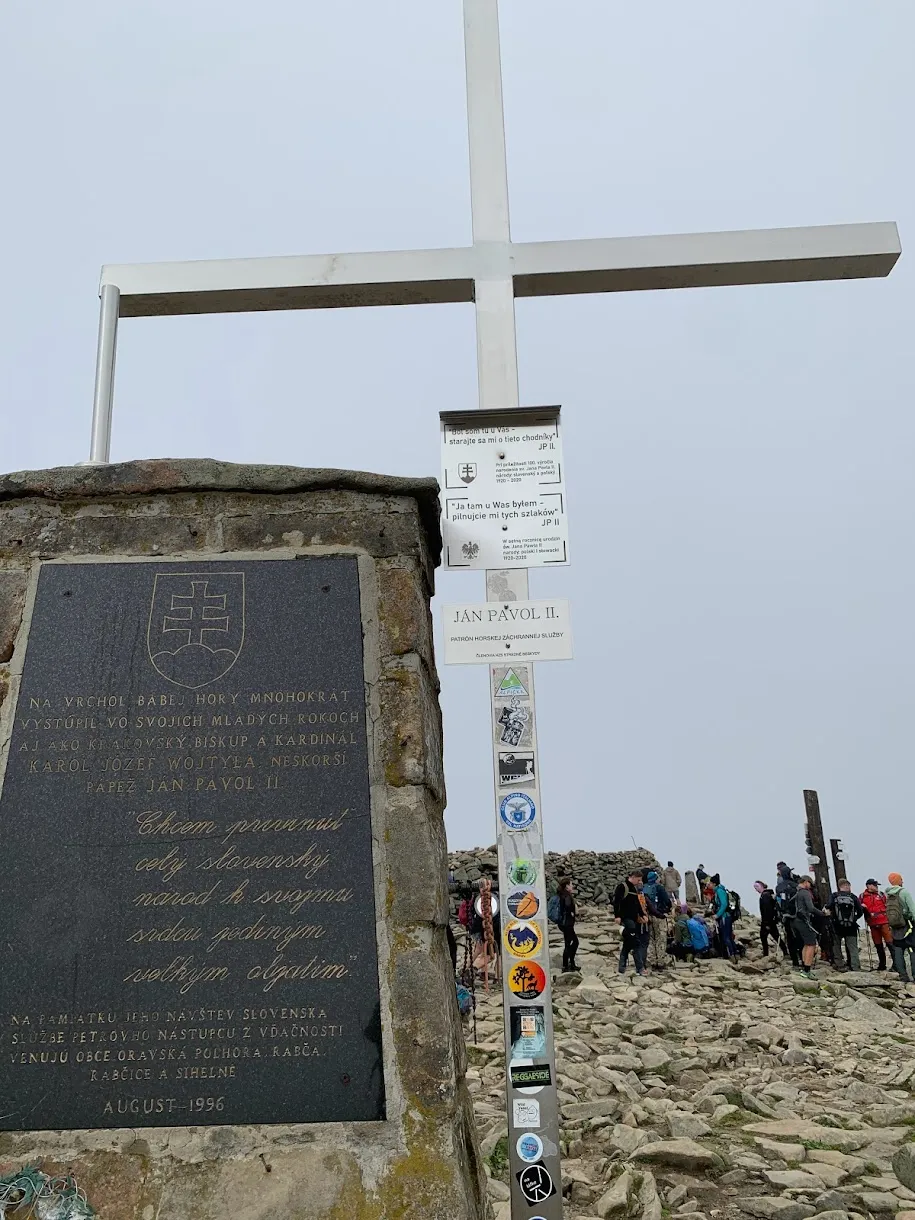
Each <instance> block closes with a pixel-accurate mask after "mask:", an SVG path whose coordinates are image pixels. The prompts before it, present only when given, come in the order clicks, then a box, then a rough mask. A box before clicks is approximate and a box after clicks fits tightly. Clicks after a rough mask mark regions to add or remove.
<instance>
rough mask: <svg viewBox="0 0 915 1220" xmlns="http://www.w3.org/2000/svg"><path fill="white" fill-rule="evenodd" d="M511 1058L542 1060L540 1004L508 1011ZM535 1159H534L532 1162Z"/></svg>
mask: <svg viewBox="0 0 915 1220" xmlns="http://www.w3.org/2000/svg"><path fill="white" fill-rule="evenodd" d="M509 1018H510V1024H511V1029H510V1034H511V1039H510V1041H511V1058H512V1059H542V1058H543V1056H544V1055H545V1054H546V1017H545V1014H544V1011H543V1005H542V1004H535V1005H531V1006H530V1007H529V1008H511V1009H509ZM536 1159H537V1158H536V1157H535V1158H534V1160H536Z"/></svg>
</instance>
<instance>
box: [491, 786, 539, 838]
mask: <svg viewBox="0 0 915 1220" xmlns="http://www.w3.org/2000/svg"><path fill="white" fill-rule="evenodd" d="M536 816H537V807H536V806H535V804H534V802H533V801H532V800H531V798H530V797H529V796H528V795H527V793H526V792H510V793H509V794H508V796H506V797H505V798H504V799H503V801H502V804H501V805H500V806H499V817H500V818H501V819H502V821H503V822H504V823H505V825H506V826H507V827H508V829H509V830H527V829H528V828H529V827H530V826H532V825H533V823H534V818H535V817H536Z"/></svg>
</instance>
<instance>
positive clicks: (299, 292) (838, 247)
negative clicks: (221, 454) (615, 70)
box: [101, 221, 901, 318]
mask: <svg viewBox="0 0 915 1220" xmlns="http://www.w3.org/2000/svg"><path fill="white" fill-rule="evenodd" d="M900 252H901V246H900V242H899V234H898V232H897V230H896V226H895V224H893V223H892V221H887V222H880V223H875V224H853V225H817V226H812V227H808V228H798V229H745V230H738V231H736V232H732V233H674V234H668V235H664V236H660V237H610V238H595V239H593V240H587V239H586V240H583V241H553V242H526V243H519V244H516V245H510V244H508V243H499V242H490V243H483V244H481V245H478V246H466V247H458V248H454V249H441V250H386V251H382V252H380V253H370V254H335V255H334V254H317V255H305V256H290V257H285V258H240V259H214V260H211V261H201V262H186V263H132V264H131V263H127V264H109V265H107V266H105V267H103V268H102V279H101V286H102V287H105V285H113V286H115V287H117V288H118V289H119V291H120V316H121V317H122V318H138V317H153V316H157V315H163V316H164V315H170V314H193V313H248V312H259V311H262V310H273V309H335V308H347V307H355V306H366V305H429V304H441V303H445V302H460V301H473V300H474V299H475V287H474V283H475V281H476V282H477V283H479V284H480V285H481V286H482V285H484V284H486V283H488V282H491V281H498V280H500V279H505V280H508V279H509V278H511V279H512V280H513V283H514V295H515V296H516V297H535V296H564V295H566V294H569V293H575V294H579V293H590V292H630V291H637V290H646V289H660V288H701V287H708V286H712V285H722V284H774V283H792V282H797V281H802V280H844V279H866V278H869V277H874V276H885V275H888V274H889V272H890V271H891V270H892V268H893V266H894V264H895V262H896V260H897V259H898V258H899V255H900Z"/></svg>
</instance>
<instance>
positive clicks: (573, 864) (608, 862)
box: [449, 847, 660, 906]
mask: <svg viewBox="0 0 915 1220" xmlns="http://www.w3.org/2000/svg"><path fill="white" fill-rule="evenodd" d="M449 860H450V868H451V872H452V875H453V878H454V882H455V885H456V886H463V885H473V884H474V882H476V881H479V879H480V878H481V877H488V878H490V880H492V881H493V882H494V883H495V884H498V882H499V861H498V857H497V856H496V849H495V847H474V848H471V849H470V850H469V851H455V852H452V853H451V856H450V857H449ZM635 868H656V869H660V865H659V864H658V861H657V859H656V858H655V856H654V854H653V853H652V852H650V851H648V849H647V848H645V847H636V848H635V849H634V850H633V851H570V852H568V853H567V854H566V855H560V854H559V853H558V852H555V851H551V852H547V854H546V879H547V889H548V892H549V891H550V890H551V889H552V887H554V886H555V884H556V880H557V879H558V878H559V877H563V876H570V877H572V878H574V881H575V889H576V892H577V894H578V898H579V900H580V901H581V902H584V903H588V904H590V905H593V906H606V905H607V904H608V903H609V902H610V901H611V900H612V898H613V891H614V890H615V889H616V887H617V885H619V883H620V882H621V881H622V880H623V879H624V877H626V876H627V875H628V874H629V873H630V872H631V871H632V870H633V869H635Z"/></svg>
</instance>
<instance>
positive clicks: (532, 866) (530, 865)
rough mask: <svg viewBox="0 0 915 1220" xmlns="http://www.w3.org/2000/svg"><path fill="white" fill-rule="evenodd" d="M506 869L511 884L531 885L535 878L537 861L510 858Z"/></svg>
mask: <svg viewBox="0 0 915 1220" xmlns="http://www.w3.org/2000/svg"><path fill="white" fill-rule="evenodd" d="M507 871H508V879H509V881H510V882H511V883H512V885H533V884H534V882H535V881H536V880H537V861H536V860H512V862H511V864H509V866H508V869H507Z"/></svg>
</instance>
